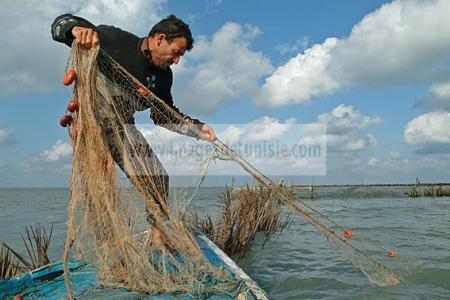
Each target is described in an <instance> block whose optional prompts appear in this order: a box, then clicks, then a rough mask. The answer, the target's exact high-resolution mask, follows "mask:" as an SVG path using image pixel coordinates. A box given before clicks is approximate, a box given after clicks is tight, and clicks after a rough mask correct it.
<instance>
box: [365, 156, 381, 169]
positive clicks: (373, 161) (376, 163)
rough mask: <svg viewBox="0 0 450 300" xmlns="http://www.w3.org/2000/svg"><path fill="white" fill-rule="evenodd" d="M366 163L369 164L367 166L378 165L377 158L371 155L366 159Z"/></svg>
mask: <svg viewBox="0 0 450 300" xmlns="http://www.w3.org/2000/svg"><path fill="white" fill-rule="evenodd" d="M367 164H368V165H369V167H376V166H377V165H378V159H376V158H375V157H371V158H370V159H369V160H368V161H367Z"/></svg>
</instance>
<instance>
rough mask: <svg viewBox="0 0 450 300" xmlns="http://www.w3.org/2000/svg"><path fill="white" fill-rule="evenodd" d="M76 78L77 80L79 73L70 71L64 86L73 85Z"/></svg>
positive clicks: (65, 77)
mask: <svg viewBox="0 0 450 300" xmlns="http://www.w3.org/2000/svg"><path fill="white" fill-rule="evenodd" d="M75 78H77V73H76V72H75V70H69V71H67V73H66V74H65V75H64V80H63V84H64V85H66V86H67V85H71V84H72V82H74V80H75Z"/></svg>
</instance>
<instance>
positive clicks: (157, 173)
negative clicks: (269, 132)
mask: <svg viewBox="0 0 450 300" xmlns="http://www.w3.org/2000/svg"><path fill="white" fill-rule="evenodd" d="M51 33H52V37H53V39H54V40H55V41H58V42H61V43H65V44H66V45H68V46H69V47H70V46H71V45H72V43H73V41H74V40H75V42H76V43H77V44H78V45H79V46H81V47H82V48H84V49H91V48H95V47H97V46H98V45H100V48H101V50H103V51H105V52H106V53H107V54H108V55H109V56H111V57H112V58H113V59H114V60H115V61H116V62H118V63H119V64H120V65H121V66H122V67H124V68H125V69H126V70H127V71H128V72H129V73H130V74H131V75H132V76H133V77H135V78H136V79H138V80H139V81H140V83H142V84H143V85H144V86H146V87H147V88H148V89H149V90H150V91H151V92H153V93H154V94H155V95H156V96H158V97H159V98H160V99H162V100H163V101H164V102H165V103H166V104H167V105H169V106H170V107H171V108H172V109H174V110H175V111H176V112H178V113H179V114H180V115H181V116H183V118H184V119H185V120H187V121H189V122H190V123H192V124H194V125H195V126H197V128H198V129H199V130H200V135H197V134H196V133H195V132H194V131H193V130H189V127H188V126H178V125H181V124H180V121H177V120H175V121H173V122H177V123H178V124H167V119H166V120H165V119H164V118H162V115H161V111H159V110H158V109H155V108H154V107H150V106H148V105H145V104H143V103H141V102H134V101H131V100H129V101H128V103H127V102H126V101H125V100H124V99H122V103H120V106H121V111H122V114H123V116H122V117H123V118H124V120H125V122H126V123H127V124H124V125H126V126H128V127H127V128H131V131H132V132H133V137H134V140H135V141H136V143H137V148H138V149H139V151H138V152H139V153H138V155H139V156H140V158H142V159H143V161H145V162H146V165H147V168H148V169H149V170H150V171H151V174H152V176H151V177H152V178H148V182H149V183H148V188H149V192H150V194H151V195H154V199H155V201H157V202H158V201H159V202H158V203H159V205H160V207H161V208H163V207H167V198H168V192H169V177H168V175H167V172H166V171H165V169H164V167H163V165H162V163H161V162H160V161H159V159H158V158H157V156H156V154H155V153H154V152H153V150H152V149H151V148H150V146H149V145H148V143H147V142H146V140H145V138H144V136H143V135H142V134H141V133H140V132H139V131H138V130H137V129H136V127H135V126H134V123H135V120H134V116H133V115H134V113H135V112H136V111H142V110H146V109H148V108H150V117H151V118H152V119H153V121H154V123H155V124H156V125H160V126H164V127H166V128H168V129H170V130H173V131H176V132H178V133H181V134H185V135H188V136H192V137H195V138H200V139H203V140H206V141H209V142H212V141H214V140H215V139H216V134H215V132H214V130H213V128H212V127H211V126H209V125H207V124H204V123H203V122H200V121H199V120H197V119H194V118H191V117H189V116H187V115H185V114H183V113H181V112H180V110H179V109H178V108H177V107H176V106H175V105H174V103H173V99H172V94H171V87H172V82H173V74H172V70H171V69H170V66H171V65H172V64H178V62H179V61H180V58H181V57H182V56H183V55H184V54H185V52H186V51H190V50H191V49H192V47H193V42H194V40H193V38H192V34H191V31H190V29H189V25H187V24H186V23H184V22H183V21H182V20H181V19H179V18H177V17H175V16H174V15H170V16H168V17H167V18H165V19H163V20H161V21H159V22H158V23H156V24H155V25H154V26H153V27H152V28H151V30H150V32H149V34H148V36H147V37H143V38H139V37H137V36H136V35H134V34H132V33H129V32H127V31H124V30H121V29H120V28H117V27H113V26H108V25H99V26H95V25H93V24H92V23H91V22H89V21H87V20H86V19H83V18H81V17H77V16H73V15H71V14H64V15H61V16H59V17H57V18H56V19H55V21H54V22H53V24H52V26H51ZM100 123H102V122H100ZM103 123H105V122H103ZM103 131H104V132H103V134H105V135H106V137H107V138H106V139H105V140H106V141H107V143H108V147H109V148H110V151H111V154H112V156H113V158H114V160H115V161H116V163H117V164H118V165H119V166H120V167H121V169H122V170H123V171H124V172H125V174H126V175H127V177H128V178H130V180H131V179H132V178H133V176H139V175H142V174H127V172H126V171H125V168H124V161H125V159H124V157H123V155H127V154H123V153H120V151H118V149H117V147H116V146H115V145H114V141H113V139H111V138H108V126H107V124H105V125H104V126H103ZM147 177H148V176H147ZM153 183H156V186H155V185H154V184H153ZM160 195H164V196H163V198H161V197H160ZM158 199H159V200H158ZM162 202H164V203H162ZM163 212H164V209H163ZM149 213H150V214H151V212H149Z"/></svg>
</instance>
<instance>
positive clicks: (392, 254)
mask: <svg viewBox="0 0 450 300" xmlns="http://www.w3.org/2000/svg"><path fill="white" fill-rule="evenodd" d="M387 255H388V256H389V257H396V256H397V253H396V252H395V251H392V250H389V251H388V252H387Z"/></svg>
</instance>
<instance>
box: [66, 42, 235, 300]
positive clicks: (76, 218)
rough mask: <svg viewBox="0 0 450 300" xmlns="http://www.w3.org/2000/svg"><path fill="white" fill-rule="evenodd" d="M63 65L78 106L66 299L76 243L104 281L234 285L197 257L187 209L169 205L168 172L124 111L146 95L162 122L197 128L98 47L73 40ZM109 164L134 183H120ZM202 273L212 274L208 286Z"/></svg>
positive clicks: (186, 287)
mask: <svg viewBox="0 0 450 300" xmlns="http://www.w3.org/2000/svg"><path fill="white" fill-rule="evenodd" d="M68 66H69V67H70V68H72V69H74V70H75V72H76V74H77V78H76V83H75V88H74V90H73V96H72V102H74V103H76V104H77V107H78V111H76V112H75V113H72V117H73V121H72V123H71V125H70V127H69V133H70V135H71V138H72V144H73V145H72V146H73V150H74V152H73V167H72V178H71V198H70V205H69V220H68V233H67V241H66V246H65V253H64V262H65V279H66V286H67V289H68V294H69V298H72V289H71V282H70V277H69V274H68V269H67V261H68V259H69V252H70V251H71V248H72V246H73V245H74V244H75V246H76V249H77V253H79V254H81V255H82V257H83V259H85V260H87V261H88V262H91V263H92V264H93V266H94V267H95V269H96V272H97V276H98V278H99V281H100V282H101V284H102V285H103V286H110V287H119V288H120V287H124V288H128V289H132V290H135V291H140V292H144V293H150V294H152V293H183V294H190V295H195V297H202V295H206V294H213V293H220V292H226V291H230V290H232V289H233V288H236V284H237V282H236V280H235V279H234V278H233V277H232V276H231V275H230V274H228V273H226V272H225V271H223V270H222V269H218V268H215V267H214V266H212V264H210V263H209V262H208V261H207V260H206V259H205V258H204V257H203V255H202V253H201V251H200V249H199V246H198V244H197V241H196V239H195V237H194V236H193V234H192V233H191V232H190V230H189V229H188V227H187V226H186V225H185V220H184V217H183V216H185V213H184V212H182V211H174V210H171V208H169V205H168V201H167V197H168V196H167V195H168V182H167V180H168V179H167V174H166V173H165V171H164V168H163V167H162V165H161V163H160V162H159V160H158V159H157V158H156V155H155V154H153V152H152V151H151V149H150V148H149V147H148V145H147V143H146V142H145V139H144V137H143V136H142V135H141V134H140V132H139V131H137V129H136V128H135V127H134V125H126V123H127V120H126V117H127V115H128V113H129V111H133V110H136V107H133V106H139V105H145V104H146V102H148V101H152V103H154V105H153V106H152V113H154V114H157V115H158V117H159V118H167V119H166V124H168V125H167V126H168V127H170V126H172V127H177V126H178V127H180V126H182V125H186V126H191V127H195V126H194V125H193V124H189V123H188V124H185V123H186V122H184V120H183V119H182V118H181V117H179V116H178V115H177V114H176V112H172V113H173V114H171V111H169V110H167V111H166V110H165V109H166V108H165V106H164V103H163V102H157V101H158V100H159V99H157V100H155V99H152V98H153V97H154V96H153V94H151V93H149V92H148V90H146V89H144V90H143V88H144V87H143V86H141V84H140V83H139V82H138V81H137V80H136V79H134V78H133V77H131V76H130V75H129V74H128V73H127V72H126V71H125V70H124V69H123V68H122V67H121V66H120V65H118V64H117V63H115V62H114V61H113V60H112V58H110V57H109V56H108V55H107V54H106V53H104V52H103V51H101V50H100V49H96V50H90V51H86V50H82V49H79V48H77V47H76V46H75V45H74V46H73V49H72V53H71V58H70V59H69V63H68ZM159 101H160V100H159ZM158 104H160V105H158ZM175 129H176V130H185V129H184V128H181V127H180V128H175ZM194 130H196V128H194ZM115 162H116V163H117V164H118V165H119V166H120V167H121V169H122V170H123V172H124V173H125V174H126V176H127V177H128V179H129V181H130V182H131V184H132V185H133V187H130V186H124V184H123V183H121V182H120V180H119V176H118V171H117V168H116V167H115ZM133 191H137V192H133ZM205 278H206V279H208V278H214V284H209V283H210V281H211V280H205Z"/></svg>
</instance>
